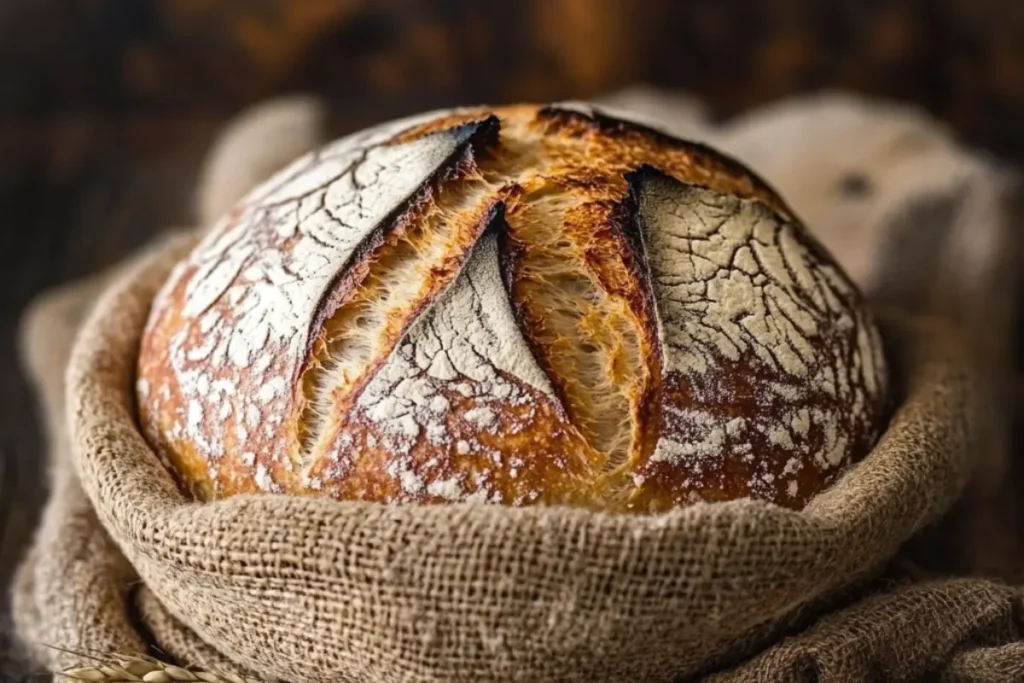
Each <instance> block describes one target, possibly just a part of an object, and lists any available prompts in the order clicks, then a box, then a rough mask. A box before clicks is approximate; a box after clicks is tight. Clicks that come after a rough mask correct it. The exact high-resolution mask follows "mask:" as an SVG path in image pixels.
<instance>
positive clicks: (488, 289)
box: [138, 103, 886, 512]
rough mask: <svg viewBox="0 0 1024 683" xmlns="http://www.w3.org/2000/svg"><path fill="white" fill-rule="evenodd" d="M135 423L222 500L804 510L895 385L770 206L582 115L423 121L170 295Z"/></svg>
mask: <svg viewBox="0 0 1024 683" xmlns="http://www.w3.org/2000/svg"><path fill="white" fill-rule="evenodd" d="M138 395H139V410H140V418H141V421H142V425H143V427H144V429H145V432H146V434H147V437H148V438H149V439H150V441H151V443H152V444H153V446H154V448H155V450H156V451H157V453H158V454H159V455H160V456H161V457H162V458H164V459H165V461H166V462H167V464H168V465H169V466H170V468H171V469H172V471H174V472H175V473H176V474H177V476H178V478H179V481H181V482H182V484H183V485H184V486H185V487H186V488H188V489H190V490H192V491H193V492H194V494H195V495H196V496H197V497H198V498H199V499H201V500H209V499H214V498H219V497H223V496H228V495H233V494H237V493H244V492H257V491H268V492H285V493H293V494H315V495H329V496H333V497H335V498H340V499H357V500H372V501H382V502H421V503H442V502H488V503H503V504H510V505H526V504H535V503H544V504H572V505H580V506H585V507H591V508H595V509H603V510H611V511H639V512H648V511H657V510H664V509H667V508H670V507H672V506H675V505H679V504H684V503H688V502H693V501H699V500H706V501H715V500H727V499H733V498H741V497H746V496H753V497H758V498H762V499H764V500H768V501H772V502H776V503H780V504H784V505H789V506H793V507H798V506H800V505H802V504H803V503H805V502H806V501H807V500H808V499H809V498H810V497H811V496H813V495H814V494H815V493H817V492H818V491H820V490H821V489H822V488H824V486H826V485H827V484H828V483H829V482H830V481H831V480H832V479H833V478H834V477H835V476H836V475H837V474H838V473H839V472H840V471H841V470H842V468H843V467H844V466H846V465H848V464H849V463H850V462H852V461H853V460H854V459H855V458H857V457H860V456H861V455H863V454H864V453H866V452H867V451H868V450H869V449H870V447H871V445H872V444H873V442H874V440H875V438H876V437H877V435H878V433H879V432H880V430H881V428H882V426H883V420H884V415H883V406H884V401H885V396H886V370H885V364H884V359H883V358H882V355H881V345H880V341H879V339H878V335H877V332H876V331H875V328H874V326H873V324H872V322H871V321H870V318H869V316H868V314H867V313H866V311H865V310H864V308H863V304H862V302H861V299H860V295H859V293H858V292H857V291H856V289H855V288H854V287H853V285H852V284H851V283H850V282H849V280H848V279H847V278H846V276H845V275H844V274H843V273H842V272H841V270H840V269H839V268H838V266H836V265H835V263H834V262H833V261H832V259H831V258H830V257H829V256H828V255H827V254H826V253H825V252H824V251H823V250H822V249H821V247H820V246H819V245H818V244H817V243H816V242H815V241H814V240H813V239H812V238H811V237H810V236H809V235H808V234H807V232H806V230H805V229H804V228H803V227H802V226H801V225H800V224H799V222H798V220H797V219H796V217H795V216H793V214H792V212H791V211H790V210H789V209H788V207H787V206H786V205H785V203H784V202H783V200H782V199H780V198H779V197H778V196H777V195H776V194H775V193H774V192H773V191H772V190H771V189H770V188H769V187H768V186H767V185H766V184H765V183H764V182H763V181H761V180H760V179H759V178H757V177H756V176H755V175H754V174H753V173H751V172H750V171H748V170H746V169H745V168H744V167H742V166H741V165H739V164H738V163H737V162H735V161H732V160H730V159H727V158H725V157H723V156H721V155H719V154H717V153H716V152H714V151H713V150H710V149H708V148H706V147H702V146H700V145H696V144H694V143H688V142H684V141H681V140H678V139H675V138H672V137H670V136H668V135H666V134H664V133H661V132H659V131H656V130H653V129H650V128H648V127H645V126H642V125H639V124H635V123H632V122H630V121H626V120H623V119H618V118H612V117H610V116H608V115H606V114H603V113H602V112H600V111H599V110H598V109H596V108H594V107H591V106H589V105H581V104H576V103H565V104H561V105H550V106H545V107H535V106H516V107H503V108H494V109H489V108H473V109H463V110H457V111H454V112H434V113H430V114H425V115H422V116H419V117H416V118H413V119H406V120H403V121H398V122H394V123H392V124H387V125H384V126H380V127H377V128H373V129H370V130H368V131H365V132H363V133H359V134H356V135H354V136H350V137H348V138H345V139H342V140H340V141H338V142H335V143H332V144H330V145H327V146H326V147H324V148H323V149H321V150H319V151H317V152H314V153H312V154H309V155H307V156H305V157H303V158H302V159H299V160H298V161H296V162H295V163H293V164H292V165H291V166H290V167H288V168H286V169H285V170H283V171H281V172H280V173H279V174H278V175H276V176H275V177H274V178H272V179H270V180H269V181H267V182H266V183H264V184H263V185H262V186H260V187H258V188H257V189H256V190H254V191H253V192H252V193H250V195H249V196H247V197H246V198H245V199H243V200H242V201H241V202H240V203H239V204H238V205H237V206H236V207H235V209H233V210H232V211H231V212H229V213H228V214H227V215H226V216H225V217H224V219H222V221H221V222H220V223H219V224H218V225H217V226H216V227H215V228H214V229H213V231H212V232H211V233H210V235H209V236H208V237H207V238H206V239H205V240H204V242H203V243H202V244H201V245H200V246H199V247H197V249H196V250H195V252H194V253H193V254H192V256H191V257H190V258H189V259H187V260H186V261H185V262H183V263H182V264H180V265H179V267H178V268H177V269H176V271H175V272H174V273H173V274H172V276H171V278H170V279H169V281H168V283H167V284H166V285H165V287H164V289H163V290H162V291H161V293H160V294H159V295H158V296H157V298H156V301H155V302H154V306H153V311H152V313H151V317H150V322H149V325H148V327H147V331H146V334H145V336H144V339H143V342H142V346H141V350H140V358H139V383H138Z"/></svg>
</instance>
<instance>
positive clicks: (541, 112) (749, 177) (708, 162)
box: [536, 105, 795, 216]
mask: <svg viewBox="0 0 1024 683" xmlns="http://www.w3.org/2000/svg"><path fill="white" fill-rule="evenodd" d="M587 111H588V112H589V113H584V112H582V111H579V110H576V109H567V108H565V107H559V106H557V105H547V106H544V107H541V108H540V109H538V110H537V117H536V118H537V121H538V122H540V123H542V124H546V125H547V127H548V130H549V131H550V132H555V131H557V132H559V133H562V134H567V135H570V136H573V137H579V136H580V135H582V134H584V133H586V132H595V133H600V134H602V135H607V136H608V137H612V138H622V137H626V136H630V135H637V136H643V137H645V138H647V139H648V140H649V141H653V143H654V144H655V145H660V146H663V147H667V148H670V149H674V150H677V151H680V152H683V153H685V154H687V155H688V156H690V157H692V158H694V159H695V160H697V161H699V162H703V165H705V166H707V167H709V168H713V169H716V170H718V171H719V172H721V173H722V174H723V175H728V176H732V177H734V178H742V179H743V180H745V181H746V182H748V183H749V184H750V185H751V187H752V188H753V189H755V190H757V191H759V192H761V193H763V194H765V195H767V196H769V197H771V199H772V201H773V202H775V203H776V206H777V207H778V208H780V209H783V210H784V211H785V212H786V214H787V215H788V216H795V213H794V212H793V211H792V209H790V208H789V205H788V204H786V202H785V200H783V199H782V197H781V196H780V195H779V193H778V192H777V191H776V190H775V188H773V187H772V186H771V185H770V184H769V183H768V182H767V181H766V180H765V179H764V178H762V177H761V176H759V175H758V174H756V173H755V172H754V171H752V170H751V169H750V168H748V167H747V166H745V165H744V164H742V163H740V162H739V161H738V160H736V159H734V158H732V157H730V156H728V155H727V154H723V153H722V152H719V151H718V150H716V149H714V148H712V147H708V146H707V145H705V144H703V143H700V142H695V141H693V140H684V139H683V138H679V137H676V136H674V135H670V134H669V133H666V132H664V131H661V130H658V129H657V128H651V127H650V126H646V125H644V124H642V123H637V122H635V121H626V120H624V119H618V118H615V117H614V116H611V115H609V114H607V113H605V112H603V111H601V109H599V108H598V107H594V106H589V105H588V106H587Z"/></svg>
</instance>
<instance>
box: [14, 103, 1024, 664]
mask: <svg viewBox="0 0 1024 683" xmlns="http://www.w3.org/2000/svg"><path fill="white" fill-rule="evenodd" d="M881 121H882V120H881V119H880V122H881ZM695 125H696V124H695ZM711 134H712V133H711V132H710V131H709V137H710V135H711ZM714 134H715V135H721V136H723V139H724V137H725V134H724V133H723V132H721V131H718V132H715V133H714ZM723 146H726V145H723ZM738 147H740V145H739V144H738V143H737V148H738ZM239 163H241V162H239ZM228 166H230V164H229V165H228ZM978 177H982V176H978ZM985 177H987V176H985ZM982 178H983V179H984V177H982ZM972 182H981V181H979V180H977V179H975V180H972ZM994 182H995V180H994V179H993V181H992V182H989V183H981V184H982V185H983V186H984V188H985V189H986V190H988V189H990V188H991V187H992V186H993V183H994ZM958 187H960V186H959V185H958ZM783 191H784V193H785V188H783ZM961 191H962V192H967V191H966V190H961ZM792 194H793V193H792V192H791V193H789V195H787V196H788V197H789V198H790V199H791V200H793V198H792ZM962 196H971V197H974V196H975V195H970V194H969V193H967V194H964V195H962ZM1000 196H1001V195H1000ZM794 204H796V205H797V207H798V209H799V202H798V201H795V200H794ZM956 206H957V207H960V208H962V206H961V204H956ZM983 208H984V209H985V210H986V211H988V214H985V215H989V214H990V215H989V218H990V220H989V222H988V223H986V224H985V225H983V226H981V227H978V228H977V230H979V231H986V234H991V233H995V232H998V233H999V236H1000V237H999V238H1000V239H1002V235H1003V233H1004V232H1012V231H1010V230H1007V229H1004V228H1005V226H1004V224H1005V223H1006V221H1007V220H1008V218H1007V217H1008V215H1009V213H1008V212H1007V211H1004V210H1002V209H996V208H993V204H992V202H989V203H987V204H984V207H983ZM963 211H965V212H966V211H967V210H966V209H963ZM884 215H885V216H886V217H887V218H886V220H889V218H888V217H890V216H891V215H892V214H891V212H884ZM965 215H966V216H975V217H977V216H978V215H979V214H978V213H977V212H974V213H970V212H967V213H966V214H965ZM919 218H920V220H921V221H922V224H921V228H922V229H925V228H927V227H928V226H927V225H925V224H924V222H925V219H926V218H927V215H926V214H923V213H922V214H920V215H919ZM875 220H882V219H881V218H878V217H876V218H875ZM899 220H900V221H910V222H911V224H913V217H912V216H911V217H910V218H908V217H907V216H902V217H901V218H900V219H899ZM958 220H966V218H965V217H964V216H961V217H960V218H959V219H958ZM894 224H898V225H901V226H902V225H904V223H900V222H898V221H897V222H895V223H894ZM950 233H951V230H948V229H947V230H946V231H945V232H944V233H943V234H944V235H949V234H950ZM872 234H875V233H872ZM196 239H197V235H196V234H193V233H191V232H186V233H182V234H179V235H177V236H172V237H169V238H167V239H165V240H162V241H161V242H160V243H158V244H156V245H153V246H152V247H150V248H149V249H147V250H146V251H145V252H144V253H142V254H140V255H138V256H137V257H136V258H135V259H133V260H132V261H131V262H129V263H127V264H125V265H123V266H122V267H120V268H119V269H117V271H116V272H112V273H107V274H104V275H102V276H98V277H96V278H94V279H92V280H89V281H87V282H83V283H76V284H74V285H72V286H69V287H67V288H65V289H62V290H60V291H57V292H55V293H51V294H48V295H46V296H45V297H44V298H43V299H41V300H40V301H39V302H38V303H37V304H36V306H35V307H34V308H33V310H32V312H31V313H30V314H29V316H28V317H27V318H26V325H25V334H24V340H23V342H24V343H23V348H24V349H25V358H26V365H27V368H28V370H29V374H30V376H31V377H32V379H33V380H34V382H35V384H36V386H37V388H38V389H39V395H40V397H41V402H42V404H43V407H44V412H45V413H46V415H47V425H46V426H47V428H48V431H49V434H50V447H51V449H50V450H51V472H50V475H51V480H52V493H51V499H50V502H49V504H48V507H47V510H46V512H45V515H44V518H43V520H42V522H41V525H40V528H39V531H38V534H37V537H36V541H35V544H34V546H33V548H32V549H31V551H30V553H29V555H28V557H27V558H26V560H25V562H24V564H23V566H22V568H21V571H20V573H19V576H18V580H17V583H16V586H15V589H14V590H15V593H14V597H15V603H16V604H15V618H16V627H17V629H18V632H19V635H20V636H21V637H22V639H23V640H24V641H25V642H26V644H28V645H29V646H30V647H32V649H33V651H34V653H35V655H36V656H37V657H38V658H39V660H40V662H42V663H44V664H46V665H48V666H50V667H52V668H54V669H60V668H63V667H67V666H71V665H75V664H79V663H81V662H82V655H81V654H76V653H119V654H158V655H159V656H160V657H161V658H164V659H167V660H169V661H177V662H179V663H188V664H195V665H199V666H205V667H216V668H219V669H229V670H235V671H239V672H243V673H248V674H254V675H257V676H259V677H261V678H263V679H266V680H272V679H284V680H289V681H294V682H296V683H297V682H299V681H359V682H366V683H389V682H391V681H453V682H454V681H538V682H547V681H552V682H554V681H594V682H600V681H616V682H624V681H670V680H677V679H679V680H686V679H690V678H705V677H706V678H709V679H710V680H714V681H847V680H851V681H857V680H948V681H1004V680H1018V679H1022V678H1024V593H1022V592H1021V590H1020V589H1019V588H1017V587H1016V586H1015V585H1014V584H1012V583H1008V582H1005V581H1000V580H999V579H1001V578H1002V579H1007V578H1010V577H1012V576H1013V571H1014V568H1016V569H1018V570H1019V568H1020V566H1019V565H1018V564H1017V562H1018V561H1019V560H1020V556H1019V554H1018V553H1016V550H1017V548H1016V545H1015V543H1014V541H1013V538H1014V535H1013V526H1012V519H1013V518H1014V514H1018V513H1019V510H1018V509H1017V508H1015V507H1013V506H1014V505H1015V503H1014V501H1013V499H1012V497H1010V496H1007V495H1004V494H1005V493H1006V491H1007V489H1008V488H1011V487H1010V486H1009V485H1008V484H1009V483H1010V482H1009V479H1010V476H1011V475H1012V473H1013V472H1014V469H1013V463H1012V461H1011V459H1010V452H1009V450H1008V448H1007V447H1006V443H1007V440H1006V438H1005V437H1004V435H1003V431H1004V430H1003V427H1005V424H1004V423H1005V422H1006V421H1007V420H1006V419H1004V418H1005V416H1006V415H1007V411H1005V410H997V409H996V408H998V407H999V405H1000V404H999V401H998V400H997V399H998V397H999V396H1001V395H1002V394H1001V393H1000V392H1002V391H1003V389H1002V387H1003V386H1004V384H1005V383H1006V382H1005V381H1000V378H1001V377H1005V376H1007V375H1008V374H1009V373H1008V365H1002V366H1000V365H999V364H1000V363H1004V362H1006V359H1005V356H1004V354H1005V346H1006V345H1004V344H1001V343H1000V340H1001V339H1002V335H1003V334H1004V333H1005V334H1007V335H1008V331H1007V330H1006V329H1004V328H1008V326H1009V325H1008V322H1005V323H1004V320H1006V321H1008V319H1009V314H1008V313H1006V314H1005V316H1004V317H1000V316H1002V315H1003V313H1002V312H994V311H996V308H997V307H1000V306H1003V305H1005V302H998V303H994V304H993V307H990V308H988V309H986V310H987V311H988V312H987V314H986V315H987V316H988V320H987V324H986V325H985V326H984V327H980V326H973V325H966V324H964V320H965V319H968V318H969V316H972V315H974V316H980V315H981V314H980V312H979V311H977V310H972V309H973V308H977V307H981V306H982V304H983V299H982V298H981V297H980V296H979V297H978V298H976V299H974V300H971V304H970V305H968V304H965V303H963V299H962V298H955V299H953V298H950V299H945V298H942V297H937V296H925V297H918V299H917V300H916V301H915V303H914V305H909V304H907V303H906V300H904V299H900V298H899V297H896V296H895V295H893V296H892V298H893V302H892V303H895V304H899V305H898V306H897V307H896V308H897V310H896V311H887V310H885V311H883V310H882V309H881V308H880V309H879V311H880V312H879V320H880V322H881V324H882V329H883V336H884V339H885V342H886V349H887V353H888V354H889V357H890V363H891V365H892V367H893V368H894V374H895V377H894V391H895V395H896V399H897V400H896V407H895V409H894V411H893V415H892V419H891V422H890V424H889V427H888V429H887V430H886V432H885V434H884V435H883V437H882V439H881V440H880V442H879V443H878V445H877V446H876V448H875V449H874V450H873V451H872V452H871V453H870V455H869V456H868V457H867V458H866V459H864V460H863V461H862V462H860V463H859V464H858V465H856V466H855V467H854V468H852V469H851V470H850V471H848V472H847V473H846V474H845V475H844V476H843V477H841V478H840V479H839V480H838V481H837V483H836V484H835V485H834V486H832V487H831V488H830V489H829V490H828V491H826V492H825V493H823V494H822V495H820V496H819V497H817V498H816V499H815V500H813V501H812V502H811V504H810V505H809V506H808V507H807V508H805V509H804V510H802V511H799V512H795V511H789V510H783V509H780V508H776V507H773V506H770V505H767V504H761V503H757V502H753V501H736V502H731V503H724V504H715V505H695V506H691V507H687V508H683V509H680V510H676V511H674V512H671V513H667V514H663V515H657V516H614V515H604V514H597V513H592V512H587V511H581V510H574V509H568V508H526V509H515V508H504V507H497V506H472V505H455V506H426V507H419V506H383V505H375V504H363V503H352V502H346V503H339V502H336V501H330V500H321V499H314V498H298V497H289V496H274V495H262V496H240V497H236V498H231V499H228V500H224V501H219V502H216V503H209V504H197V503H194V502H191V501H189V500H186V499H185V498H183V497H182V495H181V493H180V492H179V489H178V488H177V487H176V486H175V484H174V482H173V480H172V478H171V476H170V475H169V474H168V473H167V472H166V471H165V470H164V469H163V467H162V466H161V465H160V463H159V462H158V460H157V459H156V458H155V457H154V455H153V453H152V452H151V450H150V449H149V447H148V446H147V444H146V442H145V440H144V439H143V438H142V436H141V435H140V433H139V431H138V428H137V425H136V422H135V417H134V412H135V411H134V399H133V392H132V390H131V387H132V382H133V379H134V363H135V353H136V348H137V345H138V341H139V337H140V335H141V332H142V328H143V325H144V323H145V319H146V316H147V313H148V307H149V304H150V302H151V300H152V297H153V295H154V293H155V291H156V290H157V288H159V286H160V285H161V284H162V282H163V280H164V278H165V277H166V275H167V273H168V271H169V269H170V268H171V267H172V265H173V264H174V263H175V262H176V261H177V260H178V259H179V258H180V257H181V256H182V255H183V254H184V253H186V252H187V250H188V249H189V248H190V247H191V245H193V244H194V243H195V240H196ZM943 240H944V242H943V244H945V238H943ZM884 243H885V244H886V245H887V246H886V247H885V249H888V248H890V247H891V243H890V242H884ZM1002 247H1003V248H1002V249H1000V250H997V251H996V252H994V253H993V255H991V257H990V258H989V260H988V261H986V266H987V267H986V268H984V269H981V270H980V271H979V272H978V273H977V274H975V277H973V278H970V279H966V278H967V275H964V274H963V273H961V272H960V271H957V272H953V273H950V272H948V271H949V269H950V268H953V269H954V270H955V268H957V267H958V266H957V265H956V264H954V265H952V266H951V265H948V263H947V262H946V261H945V260H944V258H945V257H944V256H942V255H943V254H946V253H947V252H946V251H944V249H943V248H933V249H931V250H929V251H928V252H927V253H928V254H929V258H930V259H931V260H932V261H934V262H935V263H937V264H938V266H936V269H935V270H933V271H929V272H930V273H931V274H930V275H929V276H928V279H929V281H930V282H931V283H932V285H931V288H928V289H927V291H928V292H933V291H935V289H937V288H938V287H940V286H942V287H945V286H947V285H948V283H950V282H956V281H959V282H960V283H961V284H960V285H959V286H958V287H957V288H956V291H957V292H961V291H963V290H964V289H965V288H967V287H968V286H969V285H970V284H971V283H977V282H978V281H979V280H978V278H988V279H989V280H993V281H998V280H999V278H1001V277H1003V276H1004V271H1005V270H1006V268H1007V267H1008V266H1007V264H1006V260H1007V259H1009V258H1010V257H1012V256H1015V254H1014V253H1013V250H1012V249H1010V248H1009V246H1008V243H1003V244H1002ZM879 248H880V249H881V247H879ZM837 251H839V250H837ZM837 255H838V256H839V258H840V260H842V258H843V255H842V253H838V254H837ZM997 257H998V258H997ZM871 272H872V274H871V275H870V277H871V278H872V279H871V280H870V281H868V276H862V278H861V279H862V281H864V282H866V283H867V284H866V286H865V288H866V289H867V290H868V291H869V293H871V294H874V295H875V298H876V299H884V298H885V294H884V293H885V292H886V291H887V288H888V287H889V285H886V284H885V283H886V282H888V281H889V280H887V279H886V277H884V276H880V275H878V274H877V271H871ZM958 278H959V280H958ZM986 281H987V280H986ZM872 283H875V284H872ZM979 286H980V285H979ZM888 291H895V290H891V289H889V290H888ZM904 291H906V290H904ZM922 302H925V303H922ZM999 310H1000V311H1001V309H999ZM970 319H973V318H970ZM72 339H73V341H72ZM65 368H66V371H67V374H66V383H65V382H62V381H61V378H62V376H64V371H65ZM1018 505H1019V504H1018ZM1018 516H1019V514H1018ZM978 539H987V540H989V541H990V542H991V543H990V544H989V545H986V546H985V549H982V547H981V544H980V542H979V540H978ZM47 646H56V647H57V648H60V649H55V648H53V647H47Z"/></svg>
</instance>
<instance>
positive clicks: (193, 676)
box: [57, 655, 263, 683]
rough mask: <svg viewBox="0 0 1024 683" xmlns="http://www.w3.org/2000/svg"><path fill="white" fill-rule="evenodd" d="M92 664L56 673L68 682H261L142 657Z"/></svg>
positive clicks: (99, 658) (96, 660)
mask: <svg viewBox="0 0 1024 683" xmlns="http://www.w3.org/2000/svg"><path fill="white" fill-rule="evenodd" d="M84 656H85V657H86V658H87V659H91V660H93V662H94V663H92V664H87V665H83V666H75V667H70V668H67V669H64V670H62V671H59V672H57V675H58V676H60V677H62V678H64V679H66V680H69V681H92V682H94V683H140V682H141V683H179V682H180V681H184V682H187V683H263V681H259V680H257V679H255V678H243V677H242V676H239V675H237V674H233V673H230V672H226V671H212V670H203V669H196V668H185V667H180V666H174V665H173V664H167V663H165V662H161V661H159V660H156V659H149V658H143V657H113V656H112V657H109V658H104V657H93V656H89V655H84Z"/></svg>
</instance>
